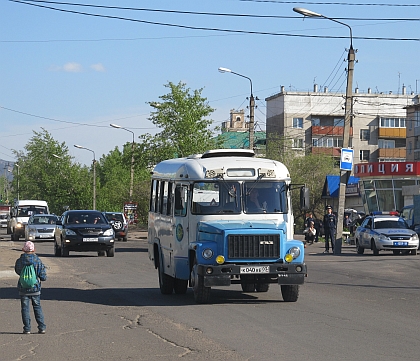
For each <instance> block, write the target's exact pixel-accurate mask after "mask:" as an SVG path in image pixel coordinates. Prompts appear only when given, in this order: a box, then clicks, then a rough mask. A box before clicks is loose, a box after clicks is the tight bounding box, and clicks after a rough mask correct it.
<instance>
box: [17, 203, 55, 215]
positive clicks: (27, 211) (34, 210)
mask: <svg viewBox="0 0 420 361" xmlns="http://www.w3.org/2000/svg"><path fill="white" fill-rule="evenodd" d="M42 213H43V214H47V213H48V212H47V207H44V206H20V207H19V208H18V216H20V217H29V216H31V215H33V214H42Z"/></svg>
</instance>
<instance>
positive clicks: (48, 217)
mask: <svg viewBox="0 0 420 361" xmlns="http://www.w3.org/2000/svg"><path fill="white" fill-rule="evenodd" d="M57 220H58V217H57V216H56V215H55V214H33V215H32V216H30V217H29V219H28V224H27V225H26V227H25V241H54V232H55V224H56V222H57Z"/></svg>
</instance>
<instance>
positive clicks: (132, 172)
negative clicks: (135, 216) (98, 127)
mask: <svg viewBox="0 0 420 361" xmlns="http://www.w3.org/2000/svg"><path fill="white" fill-rule="evenodd" d="M110 126H111V127H113V128H117V129H124V130H126V131H127V132H130V133H131V134H133V141H132V143H131V171H130V202H131V201H132V200H133V186H134V132H133V131H131V130H130V129H127V128H124V127H122V126H120V125H117V124H110Z"/></svg>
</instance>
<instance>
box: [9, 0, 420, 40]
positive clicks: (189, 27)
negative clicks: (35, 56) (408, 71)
mask: <svg viewBox="0 0 420 361" xmlns="http://www.w3.org/2000/svg"><path fill="white" fill-rule="evenodd" d="M9 1H12V2H16V3H21V4H25V5H30V6H35V7H40V8H45V9H50V10H55V11H60V12H65V13H71V14H78V15H86V16H92V17H99V18H106V19H116V20H124V21H131V22H137V23H142V24H149V25H160V26H168V27H174V28H181V29H189V30H203V31H219V32H226V33H239V34H253V35H272V36H288V37H298V38H321V39H348V36H336V35H302V34H290V33H272V32H264V31H249V30H233V29H221V28H208V27H197V26H189V25H181V24H171V23H161V22H155V21H147V20H139V19H132V18H126V17H120V16H112V15H102V14H92V13H86V12H82V11H75V10H67V9H59V8H54V7H51V6H45V5H39V4H34V3H29V2H25V1H21V0H9ZM353 39H357V40H389V41H420V39H419V38H378V37H358V36H353Z"/></svg>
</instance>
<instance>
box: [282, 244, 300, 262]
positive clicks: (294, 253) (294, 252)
mask: <svg viewBox="0 0 420 361" xmlns="http://www.w3.org/2000/svg"><path fill="white" fill-rule="evenodd" d="M299 256H300V249H299V247H292V248H290V249H289V252H287V254H286V255H285V256H284V260H285V261H286V262H287V263H290V262H292V261H293V260H294V259H296V258H298V257H299Z"/></svg>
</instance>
